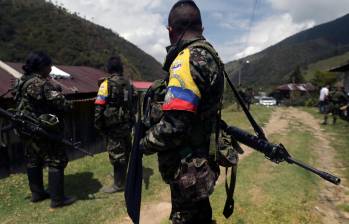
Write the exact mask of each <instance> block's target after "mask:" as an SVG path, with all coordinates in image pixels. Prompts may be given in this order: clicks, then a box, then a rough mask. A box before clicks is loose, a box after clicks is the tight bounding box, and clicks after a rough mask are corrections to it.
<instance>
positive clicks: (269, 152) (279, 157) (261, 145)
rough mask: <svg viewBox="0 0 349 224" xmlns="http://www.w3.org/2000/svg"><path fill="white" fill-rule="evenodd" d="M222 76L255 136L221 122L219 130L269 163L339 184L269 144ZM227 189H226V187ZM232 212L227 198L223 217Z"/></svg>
mask: <svg viewBox="0 0 349 224" xmlns="http://www.w3.org/2000/svg"><path fill="white" fill-rule="evenodd" d="M223 74H224V76H225V78H226V80H227V82H228V85H229V86H230V88H231V89H232V90H233V93H234V95H235V97H236V99H237V101H238V103H239V104H240V105H241V107H242V109H243V111H244V113H245V115H246V117H247V118H248V120H249V122H250V124H251V125H252V127H253V129H254V131H255V133H256V136H253V135H250V134H249V133H247V132H244V131H242V130H240V129H238V128H235V127H229V128H228V126H227V124H226V123H225V122H224V121H222V122H221V126H222V127H221V128H222V129H225V128H226V129H227V133H229V132H230V134H231V135H232V136H233V137H234V138H235V139H236V140H237V141H240V142H241V143H243V144H245V145H247V146H250V147H252V148H254V149H257V150H258V151H260V152H262V153H264V154H265V156H266V157H267V158H269V159H270V160H271V161H273V162H276V163H279V162H282V161H286V162H288V163H291V164H296V165H298V166H300V167H302V168H304V169H306V170H309V171H311V172H313V173H315V174H317V175H319V176H320V177H322V178H324V179H325V180H327V181H330V182H331V183H334V184H337V185H338V184H339V183H340V179H339V178H338V177H336V176H333V175H331V174H329V173H326V172H323V171H320V170H317V169H315V168H313V167H310V166H308V165H306V164H304V163H302V162H300V161H297V160H295V159H293V158H292V157H291V155H290V154H289V153H288V152H287V150H286V148H285V147H284V146H283V145H282V144H279V145H275V144H271V143H269V141H268V139H267V137H266V136H265V134H264V132H263V129H262V128H261V127H260V126H259V125H258V124H257V122H256V121H255V120H254V118H253V116H252V115H251V113H250V111H249V110H248V109H247V107H246V105H245V103H244V101H243V100H242V98H241V96H240V95H239V93H238V91H237V90H236V88H235V86H234V84H233V83H232V82H231V80H230V79H229V76H228V74H227V73H226V72H225V71H223ZM226 188H227V187H226ZM233 190H234V185H231V186H230V188H227V195H230V196H232V193H231V192H233ZM233 212H234V200H233V199H232V198H229V197H227V200H226V202H225V205H224V211H223V214H224V215H225V217H226V218H228V217H229V216H231V215H232V214H233Z"/></svg>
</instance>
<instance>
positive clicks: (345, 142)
mask: <svg viewBox="0 0 349 224" xmlns="http://www.w3.org/2000/svg"><path fill="white" fill-rule="evenodd" d="M304 110H305V111H307V112H309V113H311V114H312V115H313V116H314V117H316V118H317V119H318V120H319V122H322V120H323V115H322V114H320V113H319V112H318V109H317V108H304ZM328 123H329V124H328V125H323V126H321V127H322V128H323V129H324V130H325V132H326V133H328V134H329V135H330V136H331V138H332V139H333V140H332V141H331V143H330V144H331V146H332V147H333V148H334V149H335V150H336V153H337V156H336V159H337V160H339V161H341V163H342V168H344V169H343V176H344V177H345V178H346V179H347V180H349V169H348V168H349V138H348V133H349V122H347V121H344V120H341V119H339V118H338V119H337V123H336V125H332V117H331V116H329V119H328Z"/></svg>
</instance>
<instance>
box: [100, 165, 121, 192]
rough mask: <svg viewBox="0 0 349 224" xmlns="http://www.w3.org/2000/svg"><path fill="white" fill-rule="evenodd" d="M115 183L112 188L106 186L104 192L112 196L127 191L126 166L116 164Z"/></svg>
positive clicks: (114, 167)
mask: <svg viewBox="0 0 349 224" xmlns="http://www.w3.org/2000/svg"><path fill="white" fill-rule="evenodd" d="M113 169H114V183H113V184H112V185H111V186H106V187H103V188H102V190H101V191H102V192H104V193H108V194H112V193H116V192H121V191H124V189H125V179H126V169H127V168H126V165H123V164H121V163H118V164H114V165H113Z"/></svg>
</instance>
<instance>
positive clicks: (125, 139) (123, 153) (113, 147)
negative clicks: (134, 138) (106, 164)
mask: <svg viewBox="0 0 349 224" xmlns="http://www.w3.org/2000/svg"><path fill="white" fill-rule="evenodd" d="M106 141H107V151H108V154H109V160H110V163H111V164H112V165H116V164H123V165H127V164H128V160H129V156H130V152H131V146H132V142H131V132H129V133H128V134H127V135H124V136H120V135H119V136H118V135H116V136H115V135H108V136H107V137H106Z"/></svg>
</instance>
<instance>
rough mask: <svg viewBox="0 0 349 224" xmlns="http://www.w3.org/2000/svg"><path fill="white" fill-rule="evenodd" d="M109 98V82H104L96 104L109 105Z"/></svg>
mask: <svg viewBox="0 0 349 224" xmlns="http://www.w3.org/2000/svg"><path fill="white" fill-rule="evenodd" d="M107 98H108V80H107V79H106V80H104V82H102V84H101V85H100V87H99V90H98V94H97V98H96V101H95V104H97V105H105V104H106V103H107Z"/></svg>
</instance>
